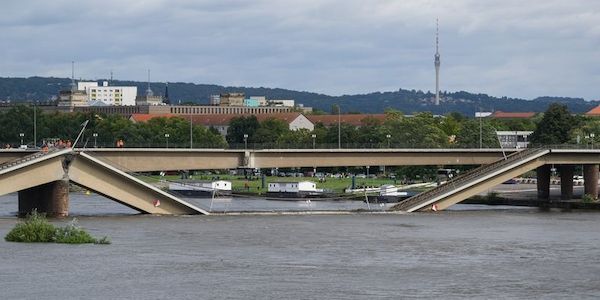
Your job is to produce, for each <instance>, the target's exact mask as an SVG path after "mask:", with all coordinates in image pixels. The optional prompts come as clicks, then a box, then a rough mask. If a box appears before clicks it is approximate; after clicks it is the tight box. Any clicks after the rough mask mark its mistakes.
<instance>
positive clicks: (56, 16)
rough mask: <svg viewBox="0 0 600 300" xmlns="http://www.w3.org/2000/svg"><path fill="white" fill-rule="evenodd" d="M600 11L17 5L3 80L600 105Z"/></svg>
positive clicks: (326, 1)
mask: <svg viewBox="0 0 600 300" xmlns="http://www.w3.org/2000/svg"><path fill="white" fill-rule="evenodd" d="M599 8H600V3H596V2H595V1H585V0H571V1H567V2H566V1H559V0H532V1H527V2H523V1H517V0H506V1H476V0H456V1H450V0H447V1H428V0H419V1H417V0H403V1H393V0H390V1H385V0H372V1H359V0H347V1H341V0H336V1H334V0H319V1H317V0H303V1H301V0H297V1H293V0H289V1H287V0H282V1H266V0H258V1H245V0H223V1H183V0H172V1H167V0H154V1H117V0H108V1H69V0H57V1H16V0H15V1H12V0H10V1H5V2H3V12H4V17H3V19H1V20H0V28H1V30H0V38H1V39H2V40H3V41H4V43H3V44H4V45H6V46H5V47H3V48H2V49H0V55H1V56H2V57H3V60H1V61H0V70H2V72H1V73H0V76H32V75H52V76H68V75H69V74H70V61H71V60H75V61H77V74H78V77H84V78H101V77H107V76H108V74H109V72H110V70H113V72H114V73H115V76H116V77H118V78H120V79H132V80H145V76H146V69H148V68H150V69H152V74H153V76H152V77H153V79H154V80H157V81H158V80H160V81H188V82H196V83H215V84H223V85H244V86H269V87H283V88H291V89H298V90H308V91H315V92H322V93H327V94H333V95H338V94H351V93H364V92H370V91H378V90H380V91H385V90H396V89H398V88H407V89H413V88H414V89H421V90H433V87H434V68H433V53H434V51H435V49H434V33H435V18H436V17H439V18H440V25H441V28H440V42H441V45H440V49H441V54H442V71H441V73H442V78H441V83H442V89H444V90H448V91H455V90H468V91H472V92H484V93H490V94H493V95H496V96H510V97H524V98H533V97H536V96H540V95H557V96H574V97H584V98H586V99H598V98H600V97H599V94H600V93H599V92H600V90H599V89H600V88H599V87H598V86H597V80H598V78H599V77H600V71H598V70H597V67H596V66H597V65H598V63H600V54H598V51H597V49H598V46H600V45H599V43H600V42H599V41H600V39H599V37H600V16H599V14H598V13H597V12H598V11H600V10H599Z"/></svg>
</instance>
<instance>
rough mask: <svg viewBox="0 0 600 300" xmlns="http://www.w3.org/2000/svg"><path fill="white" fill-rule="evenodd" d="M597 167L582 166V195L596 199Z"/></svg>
mask: <svg viewBox="0 0 600 300" xmlns="http://www.w3.org/2000/svg"><path fill="white" fill-rule="evenodd" d="M598 171H599V168H598V165H583V190H584V191H583V193H584V194H588V195H591V196H592V197H594V199H598Z"/></svg>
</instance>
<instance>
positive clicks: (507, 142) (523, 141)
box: [496, 131, 533, 149]
mask: <svg viewBox="0 0 600 300" xmlns="http://www.w3.org/2000/svg"><path fill="white" fill-rule="evenodd" d="M532 133H533V131H496V135H497V136H498V140H499V141H500V146H502V148H516V149H520V148H527V145H529V141H528V139H529V135H531V134H532Z"/></svg>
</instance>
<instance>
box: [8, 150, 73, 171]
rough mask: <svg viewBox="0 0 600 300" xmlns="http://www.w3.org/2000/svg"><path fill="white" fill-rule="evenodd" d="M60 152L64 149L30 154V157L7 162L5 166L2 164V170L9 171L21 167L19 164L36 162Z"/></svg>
mask: <svg viewBox="0 0 600 300" xmlns="http://www.w3.org/2000/svg"><path fill="white" fill-rule="evenodd" d="M60 150H62V149H51V150H49V151H47V152H44V151H38V152H34V153H32V154H29V155H26V156H23V157H19V158H17V159H13V160H10V161H7V162H5V163H3V164H0V170H4V169H8V168H10V167H13V166H16V165H19V164H22V163H25V162H28V161H31V160H34V159H36V158H39V157H42V156H44V155H48V154H51V153H54V152H58V151H60Z"/></svg>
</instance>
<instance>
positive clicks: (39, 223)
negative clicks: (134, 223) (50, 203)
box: [4, 210, 111, 245]
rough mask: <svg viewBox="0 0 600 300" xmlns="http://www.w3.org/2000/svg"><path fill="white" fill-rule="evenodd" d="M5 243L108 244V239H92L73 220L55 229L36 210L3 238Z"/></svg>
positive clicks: (75, 220)
mask: <svg viewBox="0 0 600 300" xmlns="http://www.w3.org/2000/svg"><path fill="white" fill-rule="evenodd" d="M4 240H5V241H7V242H17V243H58V244H100V245H107V244H110V243H111V242H110V240H109V239H108V237H106V236H104V237H102V238H100V239H97V238H94V237H92V236H91V235H90V234H89V233H88V232H87V231H85V230H84V229H83V228H81V227H79V226H78V225H77V219H73V220H72V221H71V222H69V223H68V224H67V225H66V226H64V227H56V226H54V225H53V224H51V223H50V222H48V219H47V218H46V216H45V215H44V214H40V213H38V212H37V211H36V210H34V211H33V212H31V213H30V214H28V215H27V217H26V218H25V220H23V221H21V222H19V223H17V225H15V227H14V228H13V229H12V230H11V231H10V232H8V234H7V235H6V236H5V237H4Z"/></svg>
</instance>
